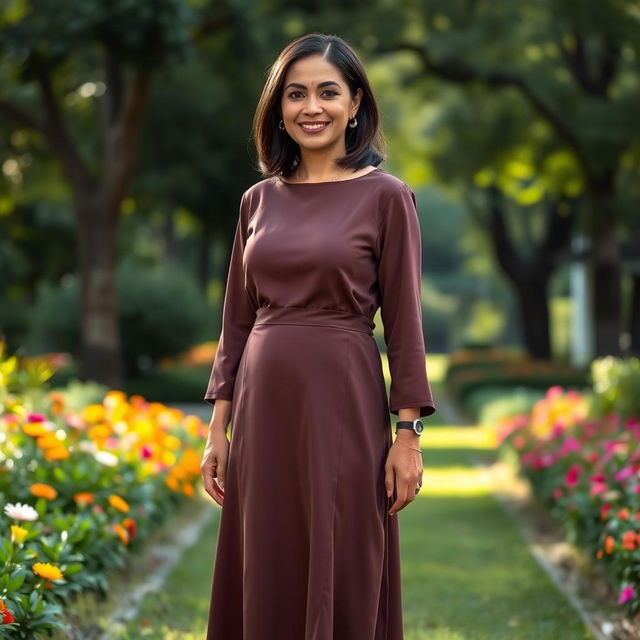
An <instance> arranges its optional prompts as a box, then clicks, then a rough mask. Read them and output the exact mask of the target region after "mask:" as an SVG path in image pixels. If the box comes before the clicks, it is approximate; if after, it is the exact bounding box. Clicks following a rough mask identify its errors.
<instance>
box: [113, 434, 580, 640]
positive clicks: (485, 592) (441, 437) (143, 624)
mask: <svg viewBox="0 0 640 640" xmlns="http://www.w3.org/2000/svg"><path fill="white" fill-rule="evenodd" d="M423 450H424V453H423V455H424V469H425V474H424V481H423V489H422V492H421V494H420V495H419V496H418V497H417V498H416V500H415V501H414V502H413V503H412V504H411V505H409V506H408V507H407V508H405V509H404V510H403V511H401V512H400V513H399V514H398V517H399V518H400V530H401V540H402V549H401V551H402V564H403V566H402V572H403V599H404V608H405V618H404V620H405V640H423V639H424V640H426V639H428V640H463V639H464V640H484V639H491V640H502V639H504V640H507V639H509V640H514V639H516V640H538V639H540V640H554V639H558V640H560V639H561V640H579V639H583V638H584V639H587V638H592V636H591V634H590V633H589V632H588V631H587V630H586V629H585V627H584V625H583V623H582V621H581V620H580V618H579V617H578V615H577V614H576V613H575V612H574V611H573V609H572V608H571V606H570V605H569V603H568V601H567V600H566V599H565V597H564V596H563V595H561V594H560V593H558V591H557V590H556V588H555V586H554V585H553V584H552V583H551V581H550V580H549V579H548V577H547V576H546V574H545V573H544V571H543V570H542V569H541V568H540V567H539V566H538V564H537V563H536V561H535V560H534V558H533V556H532V555H531V554H530V552H529V550H528V548H527V546H526V544H525V543H524V542H523V540H522V538H521V537H520V535H519V533H518V531H517V530H516V528H515V526H514V525H513V523H512V521H511V520H510V519H509V517H508V516H507V515H506V514H505V513H504V512H503V510H502V509H501V507H500V506H499V505H498V503H497V502H496V501H495V499H494V498H493V496H492V495H491V492H490V488H489V481H488V476H487V474H486V472H485V471H484V470H483V468H482V466H481V464H482V463H483V462H487V461H489V460H491V459H492V458H493V455H494V454H493V444H492V442H491V434H490V433H489V431H487V430H482V429H480V428H475V427H472V428H470V427H466V428H456V427H439V426H436V425H432V424H429V427H428V429H427V431H426V434H425V435H424V436H423ZM213 508H216V507H215V506H213ZM217 526H218V520H217V518H216V519H215V520H214V521H213V523H212V524H211V525H210V526H209V527H207V528H206V529H205V530H204V532H203V535H202V536H201V538H200V540H199V542H198V543H197V544H196V545H195V546H193V547H192V548H191V549H189V551H188V552H187V553H186V555H185V556H184V559H183V562H182V563H181V564H180V565H179V566H178V567H176V569H175V570H174V571H173V574H172V575H171V576H170V578H169V579H168V581H167V584H166V588H165V589H164V590H163V591H161V592H160V593H157V594H153V595H150V596H147V598H146V599H145V601H144V602H143V606H142V609H141V611H140V614H139V616H138V618H137V619H136V620H135V621H133V622H132V623H131V624H129V626H128V627H127V629H126V631H124V632H123V633H122V634H121V635H120V636H119V637H118V640H138V639H140V638H152V639H153V640H179V639H180V640H202V638H203V637H204V634H205V631H206V619H207V609H208V604H209V593H210V586H211V573H212V564H213V557H214V548H215V537H216V532H217ZM291 640H297V639H291Z"/></svg>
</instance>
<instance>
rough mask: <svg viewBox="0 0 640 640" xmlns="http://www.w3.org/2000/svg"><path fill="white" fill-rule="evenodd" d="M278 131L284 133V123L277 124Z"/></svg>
mask: <svg viewBox="0 0 640 640" xmlns="http://www.w3.org/2000/svg"><path fill="white" fill-rule="evenodd" d="M278 129H280V131H284V121H283V120H280V122H279V123H278Z"/></svg>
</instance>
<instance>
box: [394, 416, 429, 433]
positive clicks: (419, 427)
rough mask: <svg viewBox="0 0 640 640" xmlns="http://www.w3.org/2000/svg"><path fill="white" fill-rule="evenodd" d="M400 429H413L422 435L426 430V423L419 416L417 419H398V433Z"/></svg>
mask: <svg viewBox="0 0 640 640" xmlns="http://www.w3.org/2000/svg"><path fill="white" fill-rule="evenodd" d="M398 429H411V430H412V431H415V432H416V433H417V434H418V435H420V434H421V433H422V431H423V430H424V425H423V424H422V420H420V419H419V418H418V419H417V420H398V422H396V434H397V433H398Z"/></svg>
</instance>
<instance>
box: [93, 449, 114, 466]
mask: <svg viewBox="0 0 640 640" xmlns="http://www.w3.org/2000/svg"><path fill="white" fill-rule="evenodd" d="M95 459H96V460H97V461H98V462H99V463H100V464H103V465H104V466H105V467H115V466H117V465H118V457H117V456H115V455H113V453H110V452H109V451H98V452H97V453H96V454H95Z"/></svg>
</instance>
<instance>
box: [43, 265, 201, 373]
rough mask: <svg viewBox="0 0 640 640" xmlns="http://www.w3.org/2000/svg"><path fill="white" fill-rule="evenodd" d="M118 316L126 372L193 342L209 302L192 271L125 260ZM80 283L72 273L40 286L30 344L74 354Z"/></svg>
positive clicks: (119, 278) (153, 361)
mask: <svg viewBox="0 0 640 640" xmlns="http://www.w3.org/2000/svg"><path fill="white" fill-rule="evenodd" d="M117 279H118V315H119V318H120V329H121V338H122V344H123V353H124V360H125V364H126V367H127V370H128V372H129V374H135V373H136V372H138V371H139V370H140V368H141V366H144V364H145V362H146V363H147V364H149V365H150V364H152V363H155V362H157V361H158V360H159V359H160V358H163V357H168V356H173V355H176V354H178V353H180V352H181V351H183V350H185V349H187V348H188V347H190V346H192V345H193V343H194V341H195V340H197V338H198V337H199V335H200V331H201V330H202V328H203V327H204V325H205V323H206V321H207V306H206V304H204V301H203V299H202V294H201V292H200V291H199V289H198V288H197V286H196V285H195V283H194V282H193V279H192V277H191V276H190V274H187V273H185V272H184V270H183V269H181V268H179V267H177V266H175V265H156V266H146V265H143V264H140V263H137V262H136V261H134V260H130V259H125V260H123V262H122V263H121V264H120V266H119V268H118V274H117ZM79 301H80V288H79V282H78V280H77V279H76V278H73V277H69V278H66V279H65V280H64V281H63V282H61V283H60V285H59V286H57V287H53V286H50V285H43V286H42V287H41V289H40V292H39V296H38V299H37V302H36V306H35V309H34V312H33V319H32V327H31V330H32V332H31V340H30V347H31V348H32V349H40V350H54V349H55V350H65V351H68V352H70V353H72V354H74V355H77V347H78V344H79V332H80V325H79V317H80V316H79V304H80V302H79Z"/></svg>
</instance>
